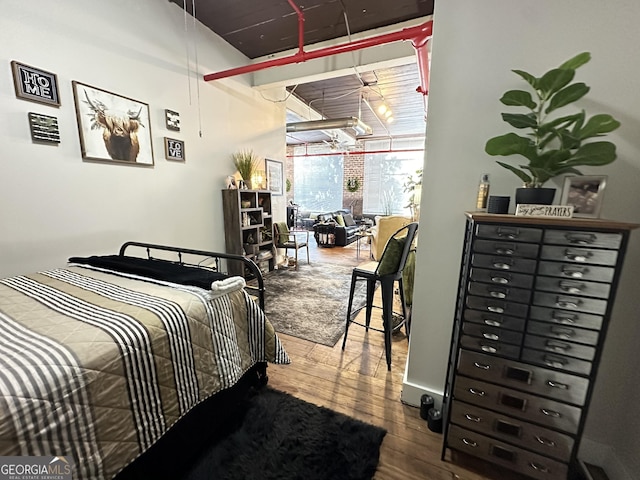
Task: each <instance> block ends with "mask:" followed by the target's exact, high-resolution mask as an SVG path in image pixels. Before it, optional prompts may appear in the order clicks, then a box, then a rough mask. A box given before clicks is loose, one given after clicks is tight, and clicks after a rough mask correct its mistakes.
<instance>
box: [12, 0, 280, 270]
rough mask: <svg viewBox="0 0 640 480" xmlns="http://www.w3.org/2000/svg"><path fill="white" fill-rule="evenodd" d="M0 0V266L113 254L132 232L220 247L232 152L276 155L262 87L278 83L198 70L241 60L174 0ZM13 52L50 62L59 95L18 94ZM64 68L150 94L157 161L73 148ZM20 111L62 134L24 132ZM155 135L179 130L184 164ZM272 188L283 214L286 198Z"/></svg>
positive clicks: (84, 78) (274, 120)
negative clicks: (44, 139)
mask: <svg viewBox="0 0 640 480" xmlns="http://www.w3.org/2000/svg"><path fill="white" fill-rule="evenodd" d="M4 3H5V4H6V5H3V14H2V16H1V17H0V111H1V112H2V115H0V144H1V145H3V148H2V153H1V154H0V157H1V159H0V182H1V187H0V229H1V231H2V234H1V235H0V276H7V275H13V274H18V273H25V272H30V271H34V270H38V269H43V268H49V267H55V266H63V265H64V264H65V262H66V259H67V258H68V257H69V256H71V255H86V254H92V253H116V252H117V249H118V247H119V246H120V244H121V243H122V242H124V241H126V240H132V239H133V240H140V241H149V242H155V243H166V244H170V245H181V246H185V247H191V248H205V249H215V250H224V236H223V226H222V225H223V223H222V204H221V195H220V189H222V188H223V187H224V178H225V177H226V176H227V175H229V174H233V173H234V171H235V169H234V168H233V163H232V161H231V158H230V155H231V153H232V152H234V151H237V150H239V149H244V148H251V149H253V150H254V151H255V152H256V153H257V154H259V155H261V156H265V157H268V158H272V159H279V160H284V156H285V132H284V129H285V127H284V124H285V111H284V104H283V103H274V102H271V101H268V100H265V99H264V98H263V95H264V96H265V97H267V98H269V96H271V97H272V98H274V99H276V98H278V97H279V98H283V97H284V90H278V91H275V92H263V93H262V94H260V93H259V92H256V91H255V90H254V89H251V88H249V86H248V82H247V79H245V78H242V77H234V78H231V79H225V80H221V81H217V82H211V83H205V82H204V81H202V80H201V78H202V75H203V74H205V73H211V72H215V71H219V70H222V69H226V68H231V67H235V66H239V65H243V64H245V63H248V59H247V58H246V57H244V56H243V55H241V54H240V53H238V52H237V51H236V50H235V49H233V48H231V47H230V46H229V45H228V44H226V43H225V42H224V41H222V40H221V39H220V38H219V37H217V36H215V35H214V34H213V33H212V32H211V31H210V30H208V29H206V28H204V27H202V26H201V25H198V27H197V28H194V27H193V25H192V22H191V20H190V19H189V21H188V22H187V24H188V33H185V27H184V18H183V14H182V10H181V9H180V8H179V7H178V6H176V5H175V4H173V3H170V2H168V1H157V0H137V1H135V2H129V1H125V0H109V1H108V2H104V1H98V0H85V1H83V2H77V1H74V0H57V1H56V2H50V1H46V0H31V1H29V2H22V1H18V0H12V1H10V2H9V1H7V2H4ZM187 52H189V54H188V55H189V58H190V60H191V67H192V68H191V70H189V69H188V65H187ZM196 56H197V59H198V64H197V65H196V63H195V59H196ZM11 60H17V61H19V62H21V63H25V64H27V65H31V66H34V67H37V68H40V69H43V70H47V71H50V72H53V73H56V74H57V76H58V82H59V85H60V97H61V101H62V105H61V106H60V107H59V108H55V107H51V106H47V105H42V104H38V103H33V102H29V101H25V100H21V99H17V98H16V97H15V93H14V88H13V81H12V75H11V68H10V61H11ZM72 80H77V81H80V82H82V83H85V84H88V85H91V86H95V87H98V88H101V89H104V90H108V91H110V92H114V93H117V94H120V95H123V96H127V97H131V98H134V99H136V100H139V101H141V102H145V103H148V104H149V109H150V117H151V125H146V126H145V127H146V128H147V129H150V130H151V134H152V141H153V151H154V156H155V166H154V167H153V168H143V167H136V166H129V165H117V164H105V163H90V162H86V161H83V160H82V157H81V154H80V142H79V137H78V129H77V124H76V118H75V107H74V102H73V94H72V90H71V81H72ZM165 109H171V110H175V111H177V112H179V113H180V120H181V124H182V128H181V131H180V132H170V131H169V130H167V129H166V128H165V120H164V110H165ZM28 112H36V113H41V114H46V115H52V116H55V117H57V118H58V122H59V125H60V134H61V140H62V141H61V143H60V144H59V145H58V146H52V145H42V144H34V143H33V142H32V141H31V137H30V133H29V126H28V122H27V113H28ZM200 130H201V131H202V136H200V135H199V133H198V132H199V131H200ZM165 136H168V137H172V138H178V139H181V140H184V141H185V143H186V148H185V152H186V162H185V163H176V162H169V161H167V160H165V154H164V140H163V139H164V137H165ZM275 199H276V200H277V201H276V208H279V209H280V210H282V218H284V216H285V209H284V197H275ZM280 203H282V205H280ZM278 213H279V212H278Z"/></svg>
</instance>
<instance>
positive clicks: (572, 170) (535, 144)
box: [485, 52, 620, 205]
mask: <svg viewBox="0 0 640 480" xmlns="http://www.w3.org/2000/svg"><path fill="white" fill-rule="evenodd" d="M589 60H591V54H590V53H589V52H583V53H580V54H578V55H576V56H575V57H573V58H571V59H570V60H567V61H566V62H564V63H563V64H562V65H560V66H559V67H558V68H554V69H551V70H549V71H548V72H546V73H545V74H544V75H542V76H541V77H535V76H534V75H532V74H530V73H528V72H525V71H523V70H513V72H514V73H515V74H517V75H518V76H520V77H521V78H522V79H523V80H524V81H525V82H526V83H527V85H528V90H509V91H507V92H505V93H504V95H503V96H502V98H501V99H500V101H501V102H502V103H503V104H504V105H507V106H509V107H520V108H524V109H525V110H526V112H525V113H503V114H502V119H503V120H504V121H505V122H507V123H508V124H509V125H511V126H512V127H513V128H515V129H516V130H517V131H518V132H521V133H515V132H510V133H506V134H504V135H499V136H497V137H493V138H491V139H489V140H488V141H487V143H486V145H485V152H486V153H488V154H489V155H501V156H510V155H519V157H518V160H519V161H517V160H516V161H517V165H516V166H514V165H510V164H508V163H504V162H500V161H498V162H497V163H498V164H499V165H500V166H502V167H504V168H506V169H507V170H509V171H511V172H513V173H514V174H515V175H516V176H517V177H518V178H519V179H520V180H522V182H523V184H524V185H523V188H521V189H517V190H516V203H544V204H547V205H549V204H551V203H552V202H553V197H554V194H555V189H554V188H550V189H544V188H542V187H543V185H544V184H545V183H546V182H547V181H548V180H550V179H552V178H554V177H556V176H558V175H565V174H574V175H582V173H581V172H580V170H578V169H577V167H581V166H588V167H595V166H602V165H607V164H609V163H611V162H613V161H614V160H615V159H616V147H615V145H614V144H613V143H611V142H608V141H604V140H599V138H601V137H603V136H604V135H605V134H607V133H609V132H612V131H613V130H615V129H616V128H618V127H619V126H620V122H618V121H617V120H616V119H614V118H613V117H612V116H611V115H608V114H603V113H601V114H596V115H593V116H591V117H587V114H586V113H585V111H584V110H580V111H578V112H572V113H560V111H561V109H562V108H563V107H567V106H569V105H570V104H572V103H574V102H576V101H577V100H579V99H581V98H582V97H584V96H585V95H586V94H587V93H588V92H589V87H588V86H587V85H585V84H584V83H582V82H573V79H574V76H575V73H576V69H577V68H578V67H580V66H582V65H584V64H585V63H587V62H588V61H589ZM572 82H573V83H572ZM523 160H524V161H523ZM544 191H547V192H546V195H547V198H546V199H536V198H533V199H531V198H525V197H523V195H527V194H529V195H531V194H540V193H542V192H544ZM544 194H545V193H543V195H544Z"/></svg>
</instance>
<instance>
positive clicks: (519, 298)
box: [468, 282, 531, 303]
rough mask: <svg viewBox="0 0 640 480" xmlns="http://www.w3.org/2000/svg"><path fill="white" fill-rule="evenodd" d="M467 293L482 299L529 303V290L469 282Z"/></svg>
mask: <svg viewBox="0 0 640 480" xmlns="http://www.w3.org/2000/svg"><path fill="white" fill-rule="evenodd" d="M468 291H469V293H471V294H472V295H480V296H483V297H490V298H498V299H500V300H507V301H510V302H518V303H529V299H530V298H531V290H527V289H524V288H515V287H507V286H504V285H496V284H492V283H480V282H469V287H468Z"/></svg>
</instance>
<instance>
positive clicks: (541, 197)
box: [516, 187, 556, 205]
mask: <svg viewBox="0 0 640 480" xmlns="http://www.w3.org/2000/svg"><path fill="white" fill-rule="evenodd" d="M555 196H556V189H555V188H526V187H523V188H516V205H517V204H526V203H528V204H534V205H551V204H552V203H553V198H554V197H555Z"/></svg>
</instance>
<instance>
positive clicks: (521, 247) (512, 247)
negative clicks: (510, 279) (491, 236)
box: [473, 240, 539, 258]
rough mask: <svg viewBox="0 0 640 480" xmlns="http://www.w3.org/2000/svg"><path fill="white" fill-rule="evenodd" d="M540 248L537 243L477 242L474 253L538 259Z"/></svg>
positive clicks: (474, 245) (474, 244)
mask: <svg viewBox="0 0 640 480" xmlns="http://www.w3.org/2000/svg"><path fill="white" fill-rule="evenodd" d="M538 249H539V246H538V245H537V244H535V243H522V242H502V241H495V240H476V241H475V242H474V243H473V251H474V252H478V253H488V254H491V255H504V256H507V257H523V258H536V257H537V256H538Z"/></svg>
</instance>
